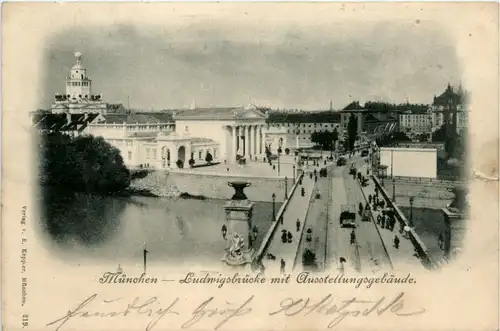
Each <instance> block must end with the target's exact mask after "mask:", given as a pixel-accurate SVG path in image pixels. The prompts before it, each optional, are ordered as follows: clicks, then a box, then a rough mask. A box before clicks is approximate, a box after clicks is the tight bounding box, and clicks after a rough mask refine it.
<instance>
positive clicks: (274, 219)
mask: <svg viewBox="0 0 500 331" xmlns="http://www.w3.org/2000/svg"><path fill="white" fill-rule="evenodd" d="M272 198H273V222H276V194H274V193H273V195H272Z"/></svg>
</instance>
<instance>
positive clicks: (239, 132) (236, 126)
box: [174, 107, 266, 163]
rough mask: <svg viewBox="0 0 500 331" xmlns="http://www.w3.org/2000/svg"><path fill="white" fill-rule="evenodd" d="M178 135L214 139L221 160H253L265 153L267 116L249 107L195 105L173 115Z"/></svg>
mask: <svg viewBox="0 0 500 331" xmlns="http://www.w3.org/2000/svg"><path fill="white" fill-rule="evenodd" d="M174 119H175V127H176V133H177V135H178V136H187V137H189V136H190V137H203V138H209V139H212V140H213V141H215V142H217V143H218V144H219V146H220V157H221V159H224V160H227V161H228V162H231V163H233V162H236V156H237V155H238V156H240V157H245V158H247V159H254V158H255V157H256V156H261V155H263V154H265V135H266V115H265V114H263V113H262V112H260V111H259V110H257V109H255V108H251V107H247V108H244V107H239V108H238V107H235V108H198V109H189V110H185V111H183V112H179V113H177V114H176V115H175V116H174Z"/></svg>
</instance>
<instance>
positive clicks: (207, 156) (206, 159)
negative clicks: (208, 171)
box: [205, 152, 214, 164]
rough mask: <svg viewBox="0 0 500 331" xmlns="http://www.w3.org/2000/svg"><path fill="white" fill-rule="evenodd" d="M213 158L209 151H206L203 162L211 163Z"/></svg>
mask: <svg viewBox="0 0 500 331" xmlns="http://www.w3.org/2000/svg"><path fill="white" fill-rule="evenodd" d="M213 160H214V157H213V156H212V154H210V152H207V155H206V156H205V162H207V163H208V164H210V163H212V161H213Z"/></svg>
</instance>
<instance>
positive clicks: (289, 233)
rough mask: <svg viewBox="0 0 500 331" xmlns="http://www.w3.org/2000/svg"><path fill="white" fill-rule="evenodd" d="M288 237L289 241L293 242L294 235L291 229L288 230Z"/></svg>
mask: <svg viewBox="0 0 500 331" xmlns="http://www.w3.org/2000/svg"><path fill="white" fill-rule="evenodd" d="M287 237H288V243H291V242H292V239H293V235H292V233H291V232H290V231H288V234H287Z"/></svg>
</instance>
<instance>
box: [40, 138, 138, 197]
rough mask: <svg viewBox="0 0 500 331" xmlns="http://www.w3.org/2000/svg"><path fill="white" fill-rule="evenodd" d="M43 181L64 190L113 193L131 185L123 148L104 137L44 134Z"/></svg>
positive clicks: (41, 181) (41, 158) (42, 146)
mask: <svg viewBox="0 0 500 331" xmlns="http://www.w3.org/2000/svg"><path fill="white" fill-rule="evenodd" d="M39 162H40V163H39V167H40V184H42V185H44V186H49V187H54V188H57V189H61V190H67V191H74V192H86V193H101V194H110V193H116V192H120V191H123V190H124V189H126V188H127V187H128V185H129V184H130V172H129V171H128V169H127V168H126V167H125V164H124V163H123V159H122V157H121V155H120V151H119V150H118V149H117V148H115V147H113V146H111V145H110V144H109V143H107V142H106V141H105V140H104V139H103V138H102V137H93V136H83V137H76V138H72V137H69V136H66V135H63V134H61V133H58V132H55V133H48V134H42V135H41V149H40V158H39Z"/></svg>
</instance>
